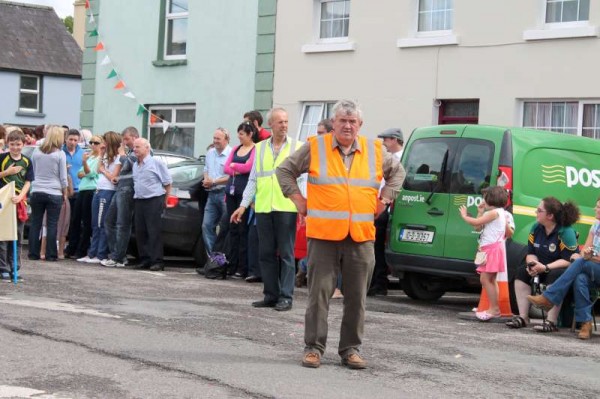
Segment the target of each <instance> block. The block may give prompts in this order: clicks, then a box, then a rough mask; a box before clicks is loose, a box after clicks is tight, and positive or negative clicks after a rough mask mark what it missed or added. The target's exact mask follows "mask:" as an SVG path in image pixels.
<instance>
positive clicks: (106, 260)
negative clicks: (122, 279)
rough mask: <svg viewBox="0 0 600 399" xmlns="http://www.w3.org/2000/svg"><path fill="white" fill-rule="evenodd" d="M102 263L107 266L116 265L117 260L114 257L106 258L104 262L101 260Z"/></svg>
mask: <svg viewBox="0 0 600 399" xmlns="http://www.w3.org/2000/svg"><path fill="white" fill-rule="evenodd" d="M100 264H101V265H102V266H106V267H115V266H116V265H117V262H115V261H114V260H112V259H104V260H103V261H102V262H100Z"/></svg>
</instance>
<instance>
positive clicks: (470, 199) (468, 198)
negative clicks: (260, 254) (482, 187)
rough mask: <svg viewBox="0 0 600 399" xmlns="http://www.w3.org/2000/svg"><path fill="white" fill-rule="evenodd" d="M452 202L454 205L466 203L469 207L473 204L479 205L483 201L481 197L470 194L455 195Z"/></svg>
mask: <svg viewBox="0 0 600 399" xmlns="http://www.w3.org/2000/svg"><path fill="white" fill-rule="evenodd" d="M453 202H454V205H456V206H461V205H466V206H467V208H469V207H471V206H473V205H475V206H479V205H480V204H481V203H482V202H483V198H482V197H475V196H472V195H456V196H454V201H453Z"/></svg>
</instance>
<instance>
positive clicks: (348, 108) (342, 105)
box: [332, 100, 362, 120]
mask: <svg viewBox="0 0 600 399" xmlns="http://www.w3.org/2000/svg"><path fill="white" fill-rule="evenodd" d="M332 112H333V115H334V117H335V116H337V114H339V113H341V114H342V115H346V116H350V115H356V116H357V117H358V119H360V120H362V110H361V109H360V105H358V103H357V102H356V101H352V100H340V101H338V102H337V103H335V105H334V106H333V110H332Z"/></svg>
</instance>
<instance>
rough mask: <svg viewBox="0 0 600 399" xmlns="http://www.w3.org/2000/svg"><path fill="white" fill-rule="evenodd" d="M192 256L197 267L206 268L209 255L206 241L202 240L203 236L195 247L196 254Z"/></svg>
mask: <svg viewBox="0 0 600 399" xmlns="http://www.w3.org/2000/svg"><path fill="white" fill-rule="evenodd" d="M192 255H193V256H194V261H195V262H196V265H197V266H198V267H204V265H205V264H206V260H207V259H208V255H207V254H206V249H205V248H204V240H203V239H202V236H200V237H198V240H197V241H196V245H194V252H193V253H192Z"/></svg>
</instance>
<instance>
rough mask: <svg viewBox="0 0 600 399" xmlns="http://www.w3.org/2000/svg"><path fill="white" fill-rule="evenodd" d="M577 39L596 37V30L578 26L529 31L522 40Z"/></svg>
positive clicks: (595, 28) (525, 32)
mask: <svg viewBox="0 0 600 399" xmlns="http://www.w3.org/2000/svg"><path fill="white" fill-rule="evenodd" d="M577 37H598V28H597V27H595V26H578V27H565V28H551V29H530V30H526V31H524V32H523V40H548V39H571V38H577Z"/></svg>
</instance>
